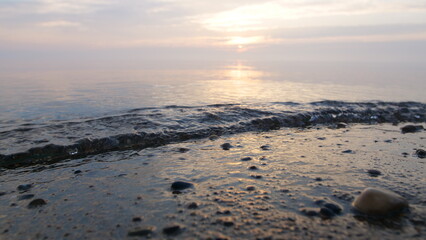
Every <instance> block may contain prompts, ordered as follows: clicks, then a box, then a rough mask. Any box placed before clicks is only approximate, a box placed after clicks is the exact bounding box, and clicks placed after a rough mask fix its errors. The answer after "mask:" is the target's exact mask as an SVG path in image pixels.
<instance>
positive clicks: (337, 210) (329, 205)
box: [324, 203, 342, 214]
mask: <svg viewBox="0 0 426 240" xmlns="http://www.w3.org/2000/svg"><path fill="white" fill-rule="evenodd" d="M324 207H325V208H328V209H330V210H331V211H333V212H334V213H335V214H339V213H341V212H342V208H341V207H340V206H339V205H337V204H334V203H326V204H324Z"/></svg>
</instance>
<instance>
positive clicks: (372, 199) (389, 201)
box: [352, 188, 408, 215]
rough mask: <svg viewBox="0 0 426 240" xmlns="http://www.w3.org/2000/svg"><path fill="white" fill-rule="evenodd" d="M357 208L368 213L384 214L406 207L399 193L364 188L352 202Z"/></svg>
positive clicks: (405, 201) (405, 202)
mask: <svg viewBox="0 0 426 240" xmlns="http://www.w3.org/2000/svg"><path fill="white" fill-rule="evenodd" d="M352 206H354V207H355V208H356V209H357V210H359V211H360V212H362V213H365V214H369V215H385V214H389V213H392V212H396V211H401V210H402V209H404V208H406V207H408V202H407V200H405V198H403V197H401V196H400V195H398V194H396V193H394V192H390V191H387V190H383V189H376V188H366V189H364V191H362V193H361V194H360V195H359V196H358V197H357V198H356V199H355V200H354V202H353V203H352Z"/></svg>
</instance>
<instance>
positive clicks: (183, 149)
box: [177, 148, 189, 153]
mask: <svg viewBox="0 0 426 240" xmlns="http://www.w3.org/2000/svg"><path fill="white" fill-rule="evenodd" d="M177 151H178V152H180V153H186V152H188V151H189V149H188V148H178V149H177Z"/></svg>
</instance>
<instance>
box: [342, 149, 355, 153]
mask: <svg viewBox="0 0 426 240" xmlns="http://www.w3.org/2000/svg"><path fill="white" fill-rule="evenodd" d="M342 153H354V152H353V151H352V150H350V149H348V150H345V151H342Z"/></svg>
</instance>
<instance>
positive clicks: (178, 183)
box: [171, 181, 194, 190]
mask: <svg viewBox="0 0 426 240" xmlns="http://www.w3.org/2000/svg"><path fill="white" fill-rule="evenodd" d="M193 186H194V185H193V184H192V183H188V182H182V181H176V182H174V183H172V186H171V188H172V190H184V189H187V188H191V187H193Z"/></svg>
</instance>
